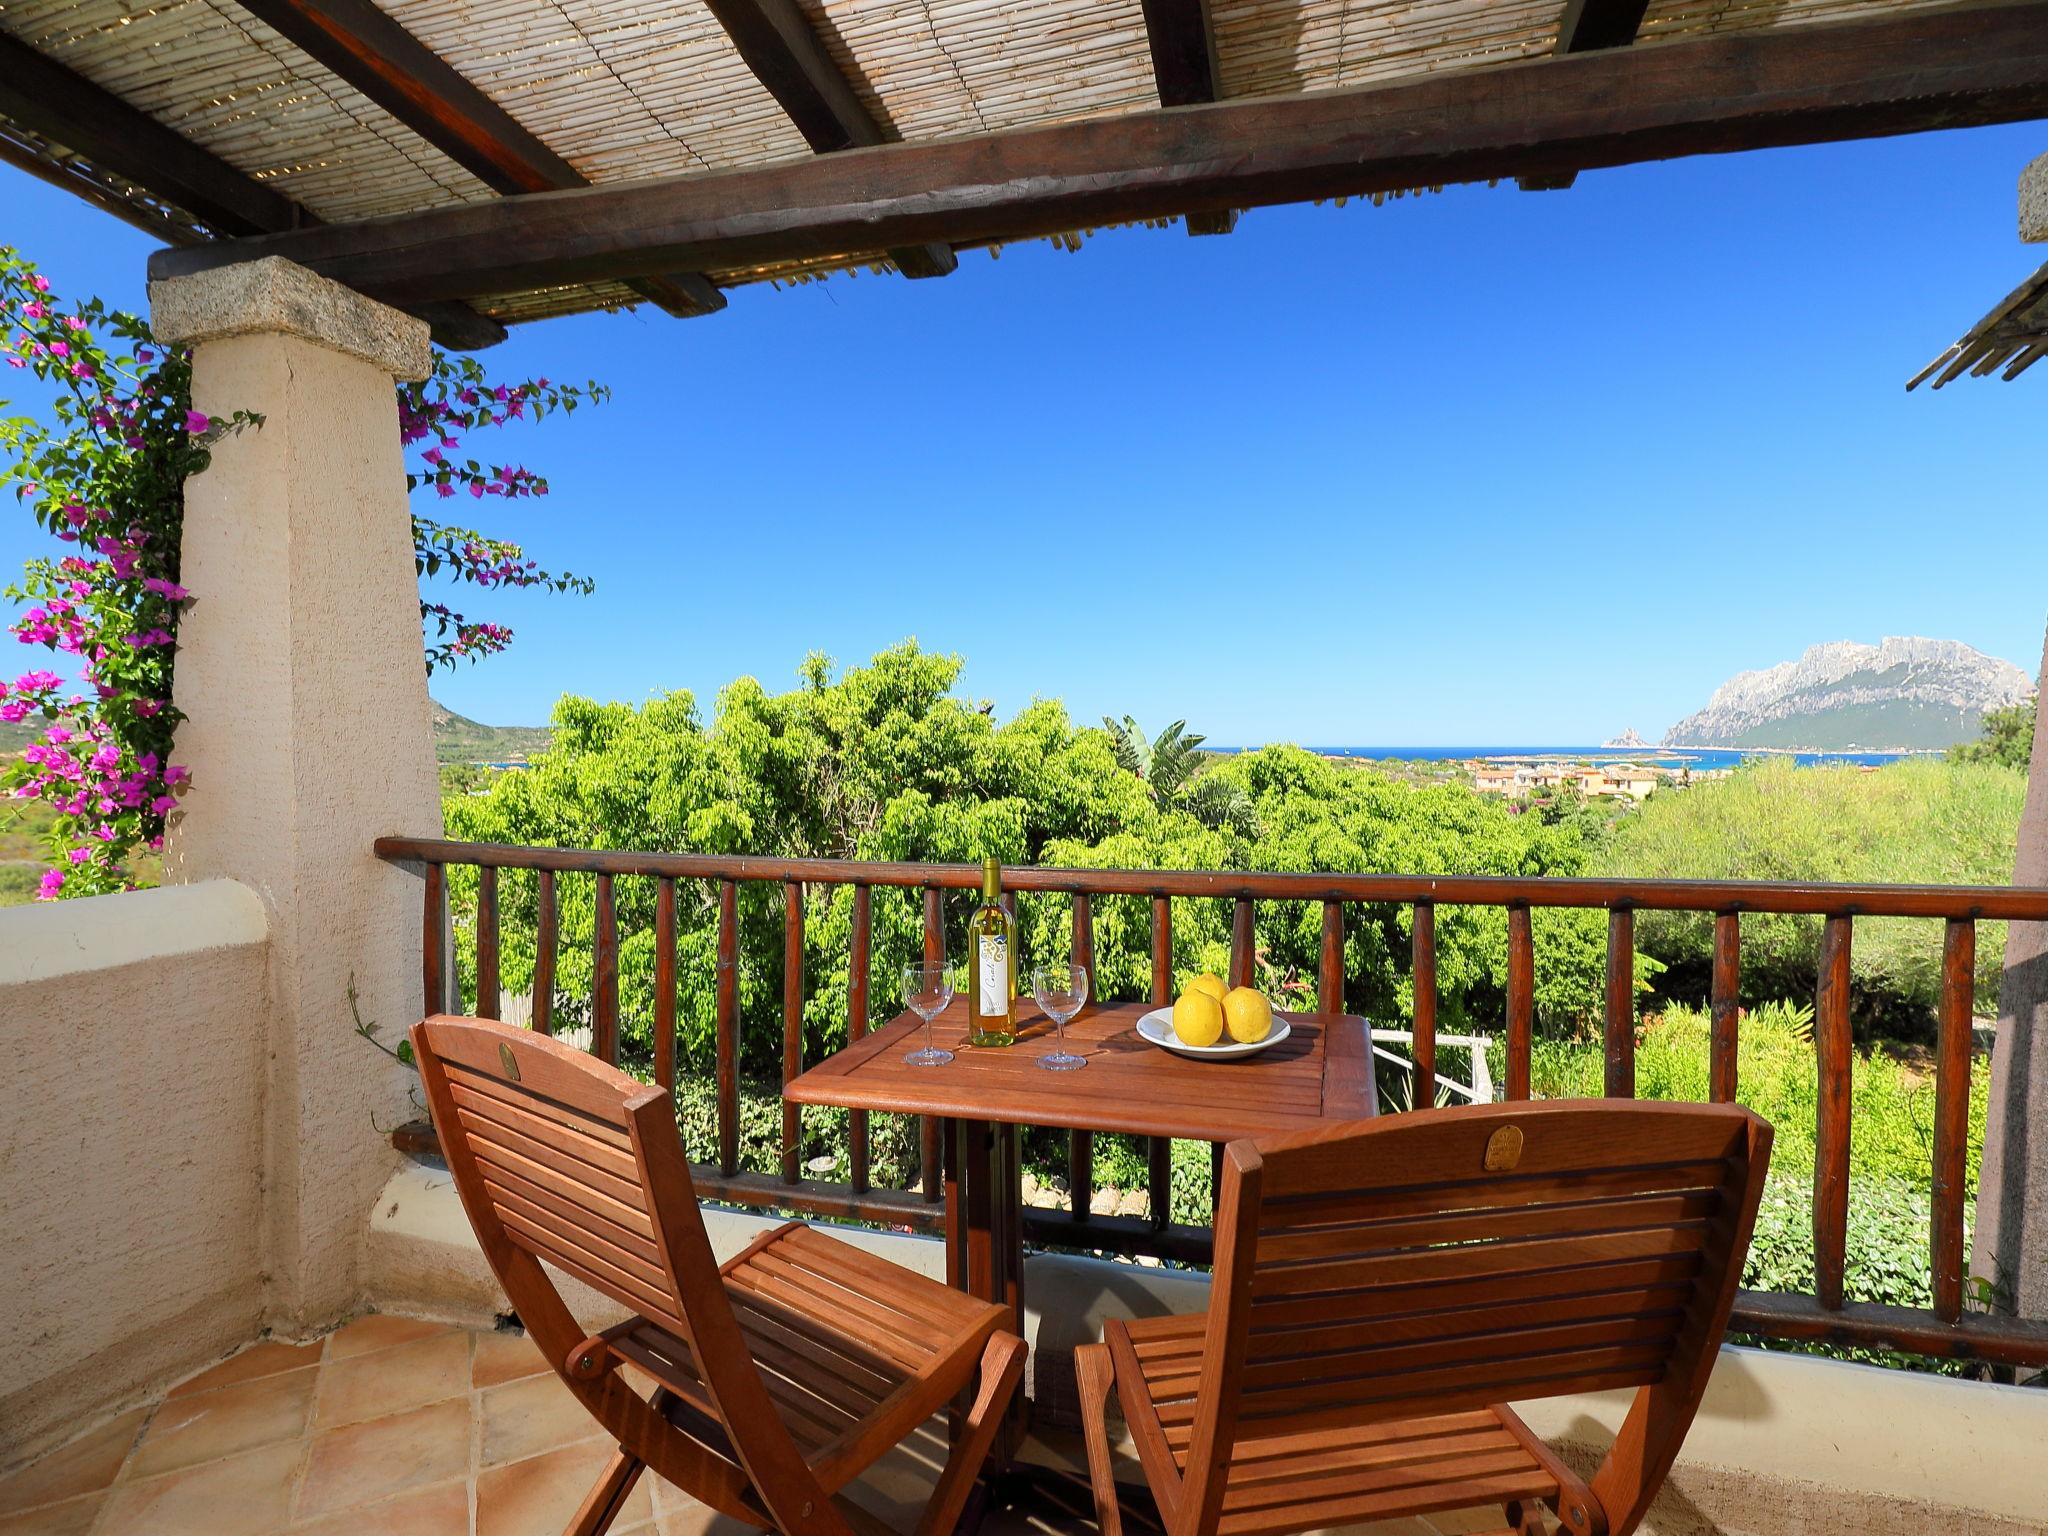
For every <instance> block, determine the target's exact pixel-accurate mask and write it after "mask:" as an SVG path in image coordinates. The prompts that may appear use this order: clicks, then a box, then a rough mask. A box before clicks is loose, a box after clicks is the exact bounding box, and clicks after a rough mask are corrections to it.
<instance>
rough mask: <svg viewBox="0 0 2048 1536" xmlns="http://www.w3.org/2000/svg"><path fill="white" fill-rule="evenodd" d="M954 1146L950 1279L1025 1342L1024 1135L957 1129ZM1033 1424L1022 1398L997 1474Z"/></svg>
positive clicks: (972, 1123) (1004, 1433)
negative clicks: (994, 1306)
mask: <svg viewBox="0 0 2048 1536" xmlns="http://www.w3.org/2000/svg"><path fill="white" fill-rule="evenodd" d="M948 1146H949V1152H950V1154H951V1155H950V1156H949V1159H948V1168H947V1184H946V1195H947V1205H946V1255H947V1271H948V1274H949V1276H950V1277H951V1278H952V1279H953V1283H954V1284H955V1285H957V1286H959V1287H960V1288H961V1289H962V1290H964V1291H966V1292H967V1293H968V1294H969V1295H971V1296H978V1297H980V1298H982V1299H983V1300H986V1301H994V1302H1000V1303H1001V1304H1002V1305H1003V1306H1005V1307H1007V1308H1008V1309H1009V1311H1010V1327H1011V1328H1012V1329H1013V1330H1014V1331H1015V1332H1016V1334H1017V1336H1018V1337H1019V1338H1022V1337H1023V1336H1024V1217H1023V1189H1022V1185H1021V1173H1022V1169H1021V1167H1020V1164H1019V1152H1018V1139H1017V1128H1016V1127H1015V1126H1013V1125H991V1124H990V1123H989V1122H987V1121H985V1120H961V1121H955V1122H953V1127H952V1134H951V1135H950V1136H949V1138H948ZM956 1168H957V1174H956V1172H955V1169H956ZM956 1417H957V1415H956ZM1029 1422H1030V1419H1029V1405H1028V1403H1027V1401H1026V1399H1025V1395H1024V1394H1023V1393H1022V1392H1021V1391H1020V1392H1019V1393H1018V1394H1017V1395H1016V1397H1014V1398H1013V1399H1011V1406H1010V1411H1009V1413H1008V1415H1007V1417H1006V1419H1005V1422H1004V1425H1003V1428H1002V1430H1001V1432H1000V1433H999V1434H998V1435H997V1436H996V1443H995V1446H994V1448H993V1449H992V1450H991V1451H990V1452H989V1464H990V1466H991V1468H998V1467H1002V1466H1006V1465H1008V1464H1009V1462H1010V1461H1011V1460H1013V1459H1014V1457H1015V1456H1016V1453H1017V1448H1018V1447H1019V1446H1020V1445H1021V1444H1022V1443H1023V1440H1024V1432H1025V1428H1026V1426H1027V1425H1028V1424H1029Z"/></svg>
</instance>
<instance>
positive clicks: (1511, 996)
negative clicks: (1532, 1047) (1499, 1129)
mask: <svg viewBox="0 0 2048 1536" xmlns="http://www.w3.org/2000/svg"><path fill="white" fill-rule="evenodd" d="M1535 1025H1536V940H1535V937H1534V935H1533V932H1532V931H1531V929H1530V926H1529V909H1528V908H1527V907H1526V906H1519V907H1509V908H1508V1097H1509V1098H1510V1099H1526V1098H1528V1097H1529V1037H1530V1035H1531V1034H1532V1033H1533V1031H1534V1029H1535Z"/></svg>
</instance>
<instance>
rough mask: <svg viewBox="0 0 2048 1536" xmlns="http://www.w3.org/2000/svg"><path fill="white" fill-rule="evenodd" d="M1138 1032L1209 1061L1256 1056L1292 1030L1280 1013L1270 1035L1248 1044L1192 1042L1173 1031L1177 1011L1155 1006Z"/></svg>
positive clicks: (1181, 1052) (1140, 1020)
mask: <svg viewBox="0 0 2048 1536" xmlns="http://www.w3.org/2000/svg"><path fill="white" fill-rule="evenodd" d="M1138 1033H1139V1034H1141V1035H1143V1036H1144V1037H1145V1038H1146V1039H1147V1040H1150V1041H1151V1042H1152V1043H1153V1044H1154V1045H1157V1046H1162V1047H1164V1048H1165V1049H1167V1050H1169V1051H1172V1052H1173V1053H1174V1054H1176V1055H1179V1056H1193V1057H1195V1058H1197V1059H1199V1060H1207V1061H1229V1060H1231V1059H1232V1058H1234V1057H1238V1056H1256V1055H1258V1054H1259V1052H1261V1051H1263V1050H1265V1049H1266V1048H1267V1047H1268V1046H1273V1045H1278V1044H1279V1043H1280V1042H1281V1041H1282V1040H1285V1039H1286V1038H1287V1036H1288V1034H1289V1030H1288V1027H1287V1021H1286V1020H1285V1019H1283V1018H1281V1017H1280V1015H1279V1014H1277V1013H1276V1014H1274V1015H1273V1027H1272V1028H1271V1029H1269V1030H1267V1031H1266V1038H1265V1039H1263V1040H1254V1041H1252V1042H1251V1043H1250V1044H1249V1045H1247V1044H1244V1043H1243V1042H1241V1041H1237V1040H1231V1039H1227V1038H1226V1039H1223V1040H1219V1041H1218V1042H1217V1043H1216V1044H1214V1045H1189V1044H1187V1043H1186V1042H1185V1041H1183V1040H1182V1039H1181V1037H1180V1036H1179V1035H1176V1034H1175V1033H1174V1032H1173V1010H1172V1009H1171V1008H1154V1009H1153V1010H1152V1011H1151V1012H1150V1013H1148V1014H1146V1015H1145V1016H1144V1017H1143V1018H1141V1019H1139V1020H1138Z"/></svg>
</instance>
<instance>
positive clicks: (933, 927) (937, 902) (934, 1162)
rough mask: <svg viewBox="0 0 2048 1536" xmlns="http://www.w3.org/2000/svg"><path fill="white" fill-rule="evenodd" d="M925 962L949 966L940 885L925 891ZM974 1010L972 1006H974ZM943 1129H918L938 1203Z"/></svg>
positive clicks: (928, 1124)
mask: <svg viewBox="0 0 2048 1536" xmlns="http://www.w3.org/2000/svg"><path fill="white" fill-rule="evenodd" d="M924 963H925V964H926V965H945V964H946V963H947V960H946V907H945V893H944V892H942V891H941V890H940V889H939V888H938V887H937V886H936V885H928V886H926V887H925V888H924ZM961 985H962V986H963V987H971V986H973V985H974V976H973V965H972V964H971V957H970V964H969V966H968V975H967V976H965V977H964V978H962V982H961ZM969 1006H970V1007H971V1006H972V1004H971V1003H970V1004H969ZM942 1130H943V1127H942V1126H941V1124H940V1122H939V1119H938V1117H937V1116H936V1115H926V1116H925V1117H924V1118H923V1119H922V1120H920V1121H919V1122H918V1126H917V1159H918V1170H919V1174H920V1176H921V1177H922V1178H923V1180H924V1197H925V1199H927V1200H929V1201H932V1202H934V1203H936V1202H938V1201H940V1200H942V1199H944V1198H945V1194H946V1178H945V1169H944V1166H943V1159H942V1157H941V1155H940V1153H941V1147H940V1135H941V1132H942Z"/></svg>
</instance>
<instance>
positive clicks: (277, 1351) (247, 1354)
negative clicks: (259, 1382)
mask: <svg viewBox="0 0 2048 1536" xmlns="http://www.w3.org/2000/svg"><path fill="white" fill-rule="evenodd" d="M326 1342H327V1341H326V1340H325V1339H315V1340H314V1341H313V1342H312V1343H310V1344H281V1343H278V1342H277V1341H276V1340H273V1339H266V1340H264V1342H263V1343H261V1344H252V1345H250V1346H249V1347H248V1348H247V1349H245V1350H243V1351H242V1352H241V1353H240V1354H238V1355H229V1356H228V1357H227V1359H225V1360H223V1361H221V1362H220V1364H218V1365H212V1366H208V1367H207V1368H206V1369H205V1370H203V1371H201V1372H200V1373H199V1374H198V1375H197V1376H194V1377H191V1378H190V1379H189V1380H186V1381H181V1382H179V1383H178V1384H177V1385H176V1386H175V1387H173V1388H171V1390H170V1393H169V1396H171V1397H185V1396H187V1395H189V1394H190V1393H193V1392H210V1391H212V1390H213V1389H214V1388H215V1387H231V1386H233V1385H234V1384H235V1383H236V1382H238V1381H254V1380H255V1379H256V1378H257V1377H259V1376H275V1375H276V1374H278V1372H280V1371H296V1370H301V1369H303V1368H304V1367H306V1366H309V1365H318V1364H319V1363H320V1351H321V1349H322V1348H323V1347H324V1346H325V1345H326Z"/></svg>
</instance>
